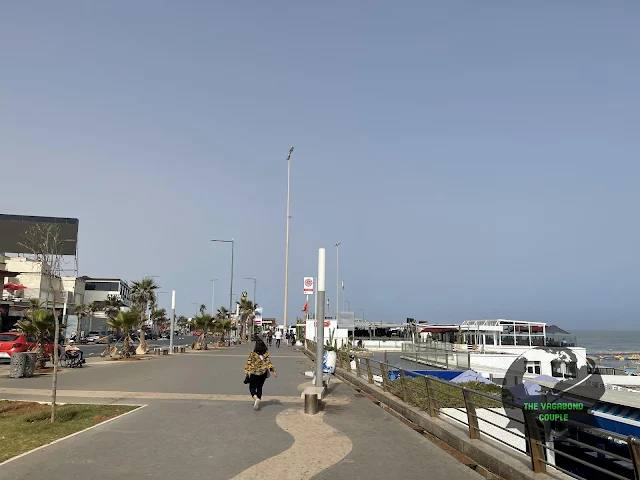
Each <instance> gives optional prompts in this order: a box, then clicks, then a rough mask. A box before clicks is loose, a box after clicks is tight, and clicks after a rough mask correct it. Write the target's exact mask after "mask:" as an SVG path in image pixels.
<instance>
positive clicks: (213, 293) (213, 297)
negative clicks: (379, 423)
mask: <svg viewBox="0 0 640 480" xmlns="http://www.w3.org/2000/svg"><path fill="white" fill-rule="evenodd" d="M217 281H218V279H217V278H212V279H211V280H210V282H211V283H213V292H212V293H211V315H214V314H215V311H216V282H217Z"/></svg>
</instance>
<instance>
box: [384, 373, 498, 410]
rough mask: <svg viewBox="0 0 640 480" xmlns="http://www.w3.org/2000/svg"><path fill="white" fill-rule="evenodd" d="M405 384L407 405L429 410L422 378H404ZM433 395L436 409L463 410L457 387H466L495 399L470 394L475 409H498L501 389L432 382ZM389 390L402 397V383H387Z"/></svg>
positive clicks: (489, 386) (462, 399) (488, 385)
mask: <svg viewBox="0 0 640 480" xmlns="http://www.w3.org/2000/svg"><path fill="white" fill-rule="evenodd" d="M405 381H406V382H407V393H408V400H409V404H411V405H415V406H416V407H419V408H421V409H422V410H427V409H428V408H429V400H428V397H427V387H426V385H425V382H424V378H422V377H418V378H410V377H407V378H405ZM431 385H432V386H433V390H434V394H435V397H436V405H437V407H438V408H452V407H453V408H464V398H463V397H462V390H461V389H460V388H459V387H467V388H468V389H470V390H475V391H477V392H481V393H484V394H488V395H492V396H495V397H496V399H495V400H493V399H490V398H487V397H484V396H482V395H476V394H473V393H472V394H471V400H472V402H473V403H474V404H475V406H476V408H499V407H502V402H501V401H500V398H501V394H502V388H501V387H500V386H498V385H490V384H485V383H479V382H465V383H459V384H458V386H457V387H456V386H453V385H449V384H444V383H441V382H432V383H431ZM389 390H390V391H391V392H392V393H394V394H395V395H398V396H399V397H402V383H401V381H400V380H399V379H398V380H391V381H389Z"/></svg>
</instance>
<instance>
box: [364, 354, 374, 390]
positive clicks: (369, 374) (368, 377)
mask: <svg viewBox="0 0 640 480" xmlns="http://www.w3.org/2000/svg"><path fill="white" fill-rule="evenodd" d="M365 363H366V364H367V380H369V384H373V372H371V362H370V361H369V358H368V357H367V358H365Z"/></svg>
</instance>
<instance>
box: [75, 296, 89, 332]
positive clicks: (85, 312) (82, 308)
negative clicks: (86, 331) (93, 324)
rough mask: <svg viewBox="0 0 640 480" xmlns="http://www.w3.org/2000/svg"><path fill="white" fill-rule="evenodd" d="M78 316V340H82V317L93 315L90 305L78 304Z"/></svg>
mask: <svg viewBox="0 0 640 480" xmlns="http://www.w3.org/2000/svg"><path fill="white" fill-rule="evenodd" d="M75 313H76V317H78V328H77V329H76V340H80V332H81V330H82V319H83V318H86V317H88V316H89V315H91V310H90V309H89V306H88V305H85V304H84V303H81V304H80V305H76V311H75Z"/></svg>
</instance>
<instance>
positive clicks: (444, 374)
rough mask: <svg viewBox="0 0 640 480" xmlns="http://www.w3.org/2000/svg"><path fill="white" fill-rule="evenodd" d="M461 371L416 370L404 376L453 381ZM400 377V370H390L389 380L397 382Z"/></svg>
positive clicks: (406, 372)
mask: <svg viewBox="0 0 640 480" xmlns="http://www.w3.org/2000/svg"><path fill="white" fill-rule="evenodd" d="M461 373H462V372H461V371H453V370H414V371H413V372H410V371H407V370H405V371H404V374H405V375H406V376H407V377H412V378H415V377H417V376H419V375H427V376H429V377H436V378H439V379H440V380H451V379H452V378H455V377H457V376H458V375H460V374H461ZM399 377H400V370H389V379H390V380H397V379H398V378H399Z"/></svg>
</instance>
